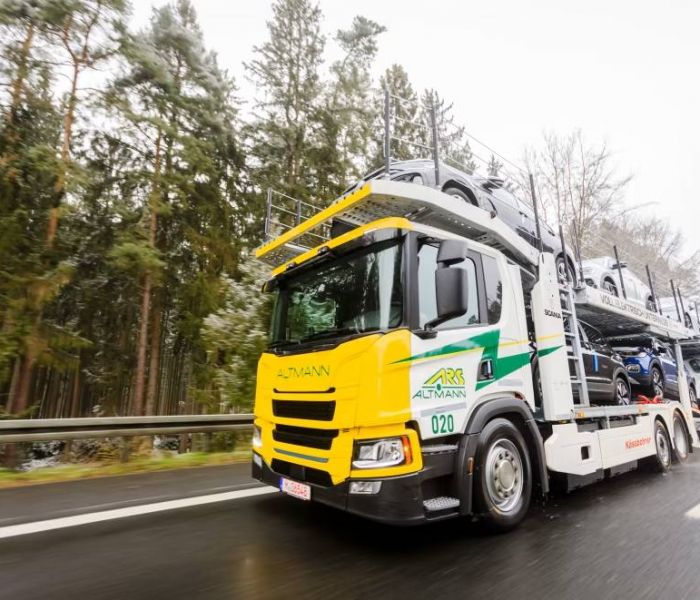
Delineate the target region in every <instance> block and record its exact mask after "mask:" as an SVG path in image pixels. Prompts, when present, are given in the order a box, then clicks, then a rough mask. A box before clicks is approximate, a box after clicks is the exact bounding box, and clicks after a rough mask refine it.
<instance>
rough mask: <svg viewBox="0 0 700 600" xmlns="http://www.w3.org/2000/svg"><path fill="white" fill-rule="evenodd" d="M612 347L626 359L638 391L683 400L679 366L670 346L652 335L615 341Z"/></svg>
mask: <svg viewBox="0 0 700 600" xmlns="http://www.w3.org/2000/svg"><path fill="white" fill-rule="evenodd" d="M611 344H612V346H613V348H615V350H616V351H617V352H618V353H619V354H620V355H621V356H622V359H623V361H624V363H625V368H626V369H627V374H628V375H629V377H630V381H631V382H632V388H633V390H634V391H635V392H637V393H641V394H645V395H648V396H663V397H664V398H672V399H678V398H679V391H678V366H677V365H676V360H675V357H674V353H673V349H672V348H671V347H670V346H668V345H667V344H665V343H664V342H662V341H660V340H658V339H656V338H654V337H651V336H644V337H639V338H627V339H624V340H611Z"/></svg>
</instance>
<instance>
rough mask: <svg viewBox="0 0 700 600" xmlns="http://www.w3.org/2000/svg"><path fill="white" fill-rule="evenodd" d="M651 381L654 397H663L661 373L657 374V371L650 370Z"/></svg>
mask: <svg viewBox="0 0 700 600" xmlns="http://www.w3.org/2000/svg"><path fill="white" fill-rule="evenodd" d="M651 379H652V382H653V386H654V395H656V396H663V395H664V386H663V384H662V383H661V373H659V371H658V370H657V369H654V370H652V372H651Z"/></svg>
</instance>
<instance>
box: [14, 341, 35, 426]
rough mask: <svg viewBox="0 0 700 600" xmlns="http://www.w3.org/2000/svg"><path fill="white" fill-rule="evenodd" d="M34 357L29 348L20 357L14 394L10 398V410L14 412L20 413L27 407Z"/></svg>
mask: <svg viewBox="0 0 700 600" xmlns="http://www.w3.org/2000/svg"><path fill="white" fill-rule="evenodd" d="M35 362H36V357H35V356H34V353H33V352H32V351H31V350H29V351H28V352H27V353H26V354H25V355H24V356H22V358H21V359H20V367H19V372H18V379H17V387H16V388H15V396H14V398H13V399H11V401H10V402H11V406H12V411H13V413H14V414H20V413H22V412H23V411H25V410H26V409H27V406H28V405H29V391H30V389H31V383H32V371H33V369H34V363H35Z"/></svg>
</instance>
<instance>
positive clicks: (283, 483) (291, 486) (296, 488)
mask: <svg viewBox="0 0 700 600" xmlns="http://www.w3.org/2000/svg"><path fill="white" fill-rule="evenodd" d="M280 490H281V491H282V492H284V493H285V494H289V495H290V496H294V497H295V498H299V499H300V500H311V486H310V485H306V484H305V483H299V482H298V481H292V480H291V479H285V478H284V477H280Z"/></svg>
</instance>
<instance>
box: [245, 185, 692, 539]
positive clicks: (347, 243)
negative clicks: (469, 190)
mask: <svg viewBox="0 0 700 600" xmlns="http://www.w3.org/2000/svg"><path fill="white" fill-rule="evenodd" d="M272 208H273V203H272V201H271V200H270V198H268V215H267V223H268V225H267V226H266V227H267V231H268V233H269V234H270V235H269V239H268V241H267V242H266V243H264V244H263V245H262V246H261V247H259V248H258V249H257V251H256V256H257V257H258V258H260V259H261V260H265V261H267V262H269V263H271V265H272V271H271V274H270V278H269V280H268V281H267V282H266V283H265V285H264V292H266V293H271V294H273V295H274V308H273V311H272V318H271V326H270V338H269V346H268V348H267V350H266V351H265V352H264V353H263V354H262V355H261V357H260V360H259V364H258V373H257V384H256V385H257V387H256V397H255V408H254V413H255V422H254V433H253V456H252V474H253V477H254V478H256V479H258V480H259V481H261V482H264V483H266V484H269V485H271V486H274V487H276V488H278V489H279V490H280V491H281V492H284V493H286V494H288V495H290V496H294V497H296V498H299V499H303V500H307V501H313V502H319V503H322V504H325V505H329V506H333V507H336V508H338V509H341V510H344V511H348V512H350V513H353V514H356V515H360V516H362V517H366V518H369V519H373V520H376V521H381V522H385V523H391V524H397V525H406V524H420V523H428V522H432V521H439V520H443V519H449V518H458V517H475V518H477V519H478V520H480V521H481V522H482V523H483V524H484V525H486V526H487V527H489V528H491V529H492V530H495V531H505V530H509V529H511V528H513V527H515V526H517V525H518V524H519V523H520V522H521V521H522V520H523V518H524V517H525V515H526V514H527V512H528V508H529V506H530V504H531V501H532V499H533V497H535V495H538V494H539V495H547V494H548V493H549V491H550V489H552V488H553V487H555V486H556V487H563V488H564V489H565V490H573V489H575V488H578V487H580V486H583V485H586V484H590V483H594V482H597V481H600V480H602V479H604V478H607V477H612V476H615V475H618V474H621V473H624V472H626V471H628V470H630V469H633V468H636V467H637V466H638V465H640V464H645V465H647V466H649V467H651V468H653V469H655V470H658V471H667V470H668V469H670V468H671V466H672V463H673V462H676V463H683V462H684V461H686V460H687V458H688V455H689V453H691V452H693V450H694V448H698V447H700V446H699V445H698V436H697V432H696V430H695V427H694V423H693V415H692V411H691V405H690V399H689V396H688V385H687V381H686V379H685V377H686V376H685V372H684V370H683V369H679V380H680V382H679V386H680V401H663V400H659V399H650V400H644V401H641V402H633V403H630V404H629V405H626V406H622V405H599V406H596V405H593V404H592V403H591V402H589V395H588V390H587V378H586V375H585V372H584V365H583V359H582V351H581V344H580V339H579V335H578V319H579V318H580V319H584V318H585V321H587V322H589V323H593V324H595V326H596V327H597V328H598V329H599V330H600V331H602V332H603V333H604V334H605V335H608V336H611V337H616V338H619V337H620V336H623V335H639V334H642V333H649V334H652V335H654V336H656V337H657V338H659V339H663V340H665V341H666V342H667V343H668V344H669V345H670V346H671V347H672V348H673V351H674V352H675V354H676V358H677V361H678V364H681V365H682V364H683V355H682V343H688V342H689V341H692V340H693V339H694V337H695V333H694V332H693V331H691V330H689V329H687V328H686V327H685V326H684V324H682V323H679V322H677V321H675V320H672V319H669V318H668V317H666V316H663V315H660V314H657V313H656V312H653V311H651V310H647V309H645V308H644V307H643V306H640V305H639V304H636V303H633V302H628V301H626V300H625V299H624V298H620V297H616V296H613V295H611V294H609V293H607V292H606V291H605V290H602V289H595V288H591V287H587V286H585V285H582V284H579V283H578V282H575V281H570V280H569V279H564V280H562V278H561V275H560V274H559V273H558V272H557V269H556V266H555V261H554V257H553V255H552V254H551V253H548V252H543V251H540V249H538V248H537V247H536V246H533V245H531V244H529V243H528V242H527V241H525V240H524V239H523V238H522V237H520V236H518V235H517V234H516V233H515V232H514V231H513V230H512V229H511V228H509V227H508V226H507V225H506V224H505V223H504V222H503V221H501V220H500V219H498V218H496V217H495V215H493V214H490V213H488V212H486V211H484V210H483V209H481V208H479V207H477V206H473V205H470V204H468V203H465V202H463V201H460V199H458V198H455V197H451V196H448V195H446V194H444V193H442V192H441V191H439V190H436V189H432V188H430V187H427V186H421V185H418V184H415V183H410V182H400V181H391V180H388V179H373V180H370V181H366V182H364V183H363V184H362V185H361V186H359V187H358V188H357V189H355V190H353V191H352V192H350V193H348V194H347V195H346V196H344V197H341V198H340V199H338V200H336V201H335V202H333V203H332V204H331V205H330V206H329V207H328V208H326V209H324V210H320V211H319V212H316V213H314V214H309V215H308V216H306V215H305V218H302V217H301V214H302V211H301V208H302V207H301V206H299V209H300V210H298V211H297V215H296V220H295V221H294V222H293V223H292V225H286V226H284V227H278V228H277V233H278V234H279V235H274V234H273V233H274V223H275V220H274V218H273V215H272ZM277 223H278V224H279V221H277ZM562 241H563V239H562ZM696 345H697V344H696ZM570 365H571V368H570ZM571 372H572V373H573V374H574V375H573V377H572V376H571Z"/></svg>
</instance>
